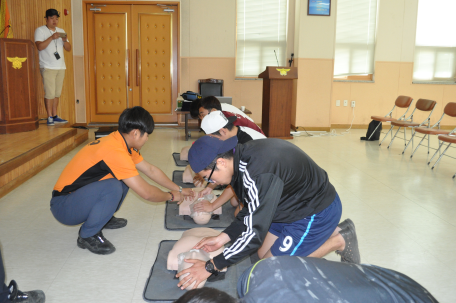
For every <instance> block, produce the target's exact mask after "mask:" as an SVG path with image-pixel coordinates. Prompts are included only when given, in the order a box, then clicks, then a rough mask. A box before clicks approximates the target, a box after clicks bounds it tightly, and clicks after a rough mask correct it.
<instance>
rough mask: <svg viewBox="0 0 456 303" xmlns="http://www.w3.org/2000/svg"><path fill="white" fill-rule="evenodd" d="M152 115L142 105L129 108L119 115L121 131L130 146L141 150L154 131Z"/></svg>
mask: <svg viewBox="0 0 456 303" xmlns="http://www.w3.org/2000/svg"><path fill="white" fill-rule="evenodd" d="M154 127H155V123H154V119H153V118H152V116H151V115H150V114H149V112H148V111H146V110H145V109H144V108H142V107H141V106H135V107H132V108H127V109H126V110H124V111H123V112H122V114H121V115H120V117H119V132H120V133H121V134H122V136H123V137H124V138H125V140H126V141H127V144H128V146H129V147H133V148H134V149H136V150H140V149H141V147H143V145H144V144H145V143H146V142H147V140H148V139H149V135H150V134H151V133H152V132H153V131H154Z"/></svg>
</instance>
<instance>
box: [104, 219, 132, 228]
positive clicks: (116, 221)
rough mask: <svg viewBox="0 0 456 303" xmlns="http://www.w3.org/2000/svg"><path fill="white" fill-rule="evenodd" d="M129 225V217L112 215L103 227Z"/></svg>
mask: <svg viewBox="0 0 456 303" xmlns="http://www.w3.org/2000/svg"><path fill="white" fill-rule="evenodd" d="M125 226H127V219H122V218H116V217H112V218H111V220H109V221H108V223H106V225H105V226H104V227H103V229H118V228H122V227H125Z"/></svg>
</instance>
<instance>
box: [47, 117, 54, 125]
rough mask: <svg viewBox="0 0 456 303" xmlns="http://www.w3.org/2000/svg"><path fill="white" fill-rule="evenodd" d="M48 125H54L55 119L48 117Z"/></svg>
mask: <svg viewBox="0 0 456 303" xmlns="http://www.w3.org/2000/svg"><path fill="white" fill-rule="evenodd" d="M47 125H48V126H52V125H54V118H52V117H48V121H47Z"/></svg>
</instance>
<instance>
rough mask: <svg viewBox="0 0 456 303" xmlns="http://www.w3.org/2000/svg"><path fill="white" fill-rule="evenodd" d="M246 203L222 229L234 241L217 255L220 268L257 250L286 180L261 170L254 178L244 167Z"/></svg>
mask: <svg viewBox="0 0 456 303" xmlns="http://www.w3.org/2000/svg"><path fill="white" fill-rule="evenodd" d="M243 187H244V191H245V192H246V197H247V201H246V204H247V205H246V206H245V207H244V208H243V209H242V211H241V212H240V213H239V214H238V216H237V217H236V219H235V220H234V222H233V223H232V224H231V225H230V226H228V227H227V228H226V229H225V230H224V231H223V232H224V233H226V234H227V235H228V236H229V237H230V239H231V242H232V243H233V244H232V245H231V246H230V247H227V248H225V249H224V250H223V253H222V254H220V255H218V256H216V257H215V258H214V264H215V266H216V267H217V268H219V269H221V268H225V267H227V266H229V265H231V264H234V263H236V262H238V261H240V260H241V259H242V258H244V257H245V256H248V255H250V254H251V253H253V252H255V251H257V250H258V249H259V248H260V246H261V244H262V243H263V241H264V238H265V237H266V234H267V232H268V230H269V226H270V225H271V222H272V218H273V217H274V213H275V211H276V208H277V204H278V203H279V201H280V197H281V196H282V191H283V181H282V180H281V179H280V178H279V177H277V176H276V175H274V174H270V173H267V174H262V175H260V176H258V177H257V178H256V179H255V180H253V179H252V178H251V177H250V175H249V173H248V171H247V170H245V171H244V180H243Z"/></svg>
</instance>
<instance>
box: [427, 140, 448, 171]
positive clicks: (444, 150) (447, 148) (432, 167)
mask: <svg viewBox="0 0 456 303" xmlns="http://www.w3.org/2000/svg"><path fill="white" fill-rule="evenodd" d="M450 145H451V143H448V146H447V148H445V150H444V151H443V153H442V154H441V155H440V157H439V158H438V159H437V161H435V163H434V165H433V166H432V168H431V169H434V167H435V166H436V165H437V163H439V161H440V160H441V159H442V157H443V156H444V155H445V153H446V151H447V149H448V148H449V147H450Z"/></svg>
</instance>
